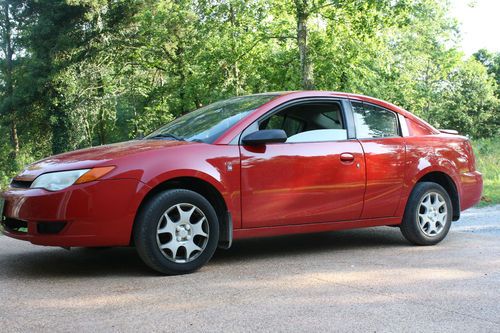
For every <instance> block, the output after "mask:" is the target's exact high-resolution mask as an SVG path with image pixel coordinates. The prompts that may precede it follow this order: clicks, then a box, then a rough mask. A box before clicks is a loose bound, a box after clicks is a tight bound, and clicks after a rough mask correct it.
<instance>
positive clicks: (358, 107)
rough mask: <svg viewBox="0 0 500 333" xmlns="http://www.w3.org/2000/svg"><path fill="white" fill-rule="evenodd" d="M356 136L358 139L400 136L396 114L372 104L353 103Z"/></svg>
mask: <svg viewBox="0 0 500 333" xmlns="http://www.w3.org/2000/svg"><path fill="white" fill-rule="evenodd" d="M352 110H353V114H354V123H355V125H356V136H357V137H358V139H372V138H386V137H395V136H399V125H398V120H397V118H396V114H395V113H394V112H392V111H389V110H386V109H384V108H381V107H377V106H374V105H370V104H364V103H359V102H352Z"/></svg>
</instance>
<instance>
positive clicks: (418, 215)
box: [400, 182, 453, 245]
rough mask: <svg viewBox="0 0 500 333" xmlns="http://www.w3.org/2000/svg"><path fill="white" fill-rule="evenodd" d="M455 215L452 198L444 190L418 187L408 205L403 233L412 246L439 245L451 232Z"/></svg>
mask: <svg viewBox="0 0 500 333" xmlns="http://www.w3.org/2000/svg"><path fill="white" fill-rule="evenodd" d="M452 212H453V210H452V205H451V200H450V196H449V195H448V192H446V190H445V189H444V188H443V187H442V186H440V185H439V184H436V183H432V182H422V183H417V185H415V188H414V189H413V191H412V193H411V195H410V198H409V199H408V203H407V204H406V209H405V214H404V216H403V222H402V223H401V226H400V229H401V232H402V233H403V236H404V237H405V238H406V239H407V240H408V241H409V242H411V243H413V244H416V245H434V244H437V243H439V242H440V241H442V240H443V239H444V238H445V237H446V235H447V234H448V231H449V230H450V226H451V219H452Z"/></svg>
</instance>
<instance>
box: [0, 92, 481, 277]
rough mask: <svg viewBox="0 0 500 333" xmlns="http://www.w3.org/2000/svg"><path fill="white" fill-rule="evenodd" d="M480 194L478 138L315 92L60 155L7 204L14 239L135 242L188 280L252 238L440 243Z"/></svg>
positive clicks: (234, 102) (355, 98) (225, 109)
mask: <svg viewBox="0 0 500 333" xmlns="http://www.w3.org/2000/svg"><path fill="white" fill-rule="evenodd" d="M481 192H482V176H481V173H479V172H478V171H477V170H476V166H475V160H474V154H473V152H472V148H471V144H470V142H469V140H468V139H467V138H465V137H463V136H459V135H456V133H453V131H444V130H441V131H439V130H436V129H435V128H433V127H432V126H430V125H429V124H427V123H426V122H424V121H423V120H421V119H419V118H417V117H416V116H414V115H413V114H411V113H409V112H407V111H405V110H402V109H401V108H399V107H397V106H394V105H392V104H389V103H386V102H383V101H381V100H377V99H374V98H370V97H365V96H360V95H353V94H347V93H335V92H319V91H305V92H287V93H268V94H260V95H251V96H243V97H235V98H231V99H228V100H225V101H221V102H217V103H214V104H211V105H208V106H206V107H203V108H201V109H198V110H196V111H193V112H191V113H189V114H186V115H185V116H182V117H180V118H178V119H176V120H174V121H173V122H171V123H169V124H167V125H166V126H164V127H162V128H160V129H159V130H157V131H156V132H154V133H152V134H150V135H149V136H147V137H146V138H144V139H142V140H134V141H129V142H124V143H118V144H112V145H106V146H100V147H94V148H89V149H83V150H78V151H74V152H69V153H65V154H61V155H57V156H53V157H49V158H47V159H44V160H41V161H39V162H36V163H34V164H32V165H30V166H28V167H27V168H26V170H24V171H23V172H22V173H21V174H19V175H18V176H17V177H15V178H14V179H13V180H12V183H11V184H10V187H9V189H7V191H5V192H3V193H2V197H3V200H2V202H0V204H1V206H4V208H3V214H2V215H3V217H2V224H3V227H4V231H3V232H4V234H5V235H7V236H9V237H13V238H17V239H21V240H27V241H30V242H31V243H33V244H39V245H51V246H62V247H72V246H81V247H109V246H129V245H133V246H135V247H136V248H137V251H138V253H139V255H140V257H141V258H142V259H143V260H144V262H145V263H146V264H147V265H149V266H150V267H151V268H153V269H155V270H157V271H159V272H162V273H165V274H180V273H187V272H192V271H194V270H196V269H198V268H199V267H201V266H202V265H204V264H205V263H206V262H207V261H208V260H209V259H210V258H211V257H212V255H213V254H214V251H215V250H216V248H217V247H222V248H229V247H230V246H231V242H232V241H233V239H240V238H246V237H263V236H276V235H284V234H292V233H307V232H321V231H330V230H340V229H350V228H360V227H373V226H386V225H391V226H399V227H400V229H401V231H402V233H403V235H404V236H405V237H406V238H407V239H408V241H410V242H411V243H413V244H418V245H432V244H436V243H438V242H440V241H441V240H442V239H443V238H444V237H445V236H446V234H447V233H448V230H449V228H450V224H451V222H452V221H456V220H458V219H459V217H460V211H462V210H464V209H467V208H469V207H471V206H473V205H474V204H476V203H477V202H478V201H479V199H480V197H481ZM3 201H4V202H3Z"/></svg>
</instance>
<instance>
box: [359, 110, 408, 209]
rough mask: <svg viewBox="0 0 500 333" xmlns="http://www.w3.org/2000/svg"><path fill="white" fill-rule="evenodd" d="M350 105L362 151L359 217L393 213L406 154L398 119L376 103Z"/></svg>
mask: <svg viewBox="0 0 500 333" xmlns="http://www.w3.org/2000/svg"><path fill="white" fill-rule="evenodd" d="M351 104H352V111H353V116H354V123H355V126H356V137H357V138H358V140H359V142H360V143H361V145H362V147H363V151H364V153H365V165H366V193H365V199H364V207H363V212H362V214H361V218H364V219H367V218H379V217H391V216H394V215H395V212H396V209H397V207H398V205H399V201H400V199H401V192H402V189H403V182H404V173H405V154H406V146H405V139H404V138H403V137H402V135H401V130H400V126H399V118H398V116H397V114H396V113H395V112H393V111H390V110H387V109H384V108H382V107H379V106H376V105H372V104H367V103H361V102H354V101H353V102H351Z"/></svg>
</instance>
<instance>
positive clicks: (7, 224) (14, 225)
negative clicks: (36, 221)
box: [2, 217, 28, 233]
mask: <svg viewBox="0 0 500 333" xmlns="http://www.w3.org/2000/svg"><path fill="white" fill-rule="evenodd" d="M2 225H3V227H4V228H5V230H7V231H10V232H18V233H27V232H28V222H26V221H22V220H17V219H12V218H9V217H7V218H5V220H3V221H2Z"/></svg>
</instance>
